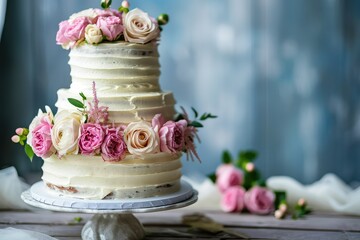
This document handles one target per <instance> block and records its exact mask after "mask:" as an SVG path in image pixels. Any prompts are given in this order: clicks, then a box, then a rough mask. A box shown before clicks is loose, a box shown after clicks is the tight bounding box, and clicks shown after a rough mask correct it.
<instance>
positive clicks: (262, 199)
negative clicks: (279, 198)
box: [244, 186, 275, 214]
mask: <svg viewBox="0 0 360 240" xmlns="http://www.w3.org/2000/svg"><path fill="white" fill-rule="evenodd" d="M244 199H245V206H246V208H247V209H248V210H249V211H250V212H251V213H256V214H268V213H270V212H271V211H273V210H274V201H275V194H274V193H273V192H272V191H270V190H268V189H267V188H264V187H259V186H255V187H253V188H251V189H250V190H249V191H247V192H246V193H245V197H244Z"/></svg>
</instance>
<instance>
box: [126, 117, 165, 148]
mask: <svg viewBox="0 0 360 240" xmlns="http://www.w3.org/2000/svg"><path fill="white" fill-rule="evenodd" d="M124 141H125V143H126V145H127V149H128V151H129V152H130V153H131V154H134V155H141V154H146V153H157V152H159V151H160V145H159V142H160V140H159V135H158V134H156V133H155V131H154V129H153V128H152V127H151V124H150V123H148V122H145V121H141V122H132V123H130V124H129V125H128V126H127V127H126V129H125V131H124Z"/></svg>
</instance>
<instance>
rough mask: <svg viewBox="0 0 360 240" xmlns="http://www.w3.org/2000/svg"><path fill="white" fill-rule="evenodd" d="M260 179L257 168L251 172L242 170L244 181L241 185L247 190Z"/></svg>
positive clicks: (256, 184) (257, 183)
mask: <svg viewBox="0 0 360 240" xmlns="http://www.w3.org/2000/svg"><path fill="white" fill-rule="evenodd" d="M260 179H261V175H260V172H259V171H258V170H256V169H255V170H254V171H252V172H246V171H244V183H243V187H244V188H245V189H246V190H248V189H250V188H252V187H254V186H258V185H259V180H260Z"/></svg>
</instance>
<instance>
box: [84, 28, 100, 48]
mask: <svg viewBox="0 0 360 240" xmlns="http://www.w3.org/2000/svg"><path fill="white" fill-rule="evenodd" d="M85 39H86V41H87V42H88V43H90V44H97V43H100V42H101V41H102V40H103V35H102V33H101V30H100V28H98V26H96V24H89V25H87V26H86V28H85Z"/></svg>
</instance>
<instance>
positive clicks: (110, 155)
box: [101, 127, 127, 161]
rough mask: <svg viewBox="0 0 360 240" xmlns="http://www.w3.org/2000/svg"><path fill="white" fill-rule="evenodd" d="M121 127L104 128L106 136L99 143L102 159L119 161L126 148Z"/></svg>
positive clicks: (123, 155)
mask: <svg viewBox="0 0 360 240" xmlns="http://www.w3.org/2000/svg"><path fill="white" fill-rule="evenodd" d="M121 129H123V127H118V128H108V129H106V136H105V139H104V142H103V144H102V145H101V156H102V158H103V160H104V161H120V160H122V159H123V158H124V157H125V153H126V150H127V147H126V144H125V141H124V139H123V134H122V132H121Z"/></svg>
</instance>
